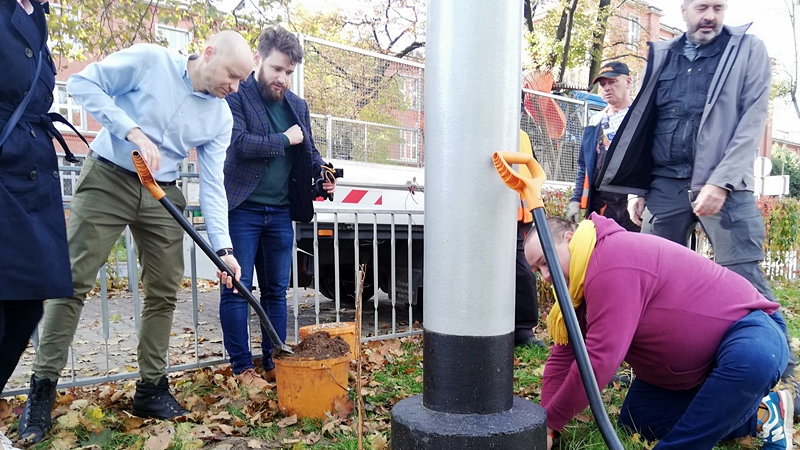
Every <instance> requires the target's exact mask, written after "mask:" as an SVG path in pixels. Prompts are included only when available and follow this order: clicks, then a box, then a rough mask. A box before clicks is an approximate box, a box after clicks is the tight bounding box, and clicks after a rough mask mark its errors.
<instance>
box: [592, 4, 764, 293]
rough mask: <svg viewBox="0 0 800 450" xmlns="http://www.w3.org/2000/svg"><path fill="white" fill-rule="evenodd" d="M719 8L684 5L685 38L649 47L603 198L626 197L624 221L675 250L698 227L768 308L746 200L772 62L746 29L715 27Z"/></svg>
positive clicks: (755, 222)
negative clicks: (628, 218)
mask: <svg viewBox="0 0 800 450" xmlns="http://www.w3.org/2000/svg"><path fill="white" fill-rule="evenodd" d="M726 7H727V1H726V0H684V2H683V5H682V7H681V9H682V11H683V17H684V20H685V21H686V27H687V32H686V33H684V34H683V35H681V36H679V37H677V38H675V39H673V40H670V41H665V42H657V43H651V44H650V55H649V57H648V61H649V63H648V66H647V73H646V74H645V79H644V82H643V84H642V88H641V90H640V91H639V95H638V96H637V98H636V101H634V103H633V105H631V110H630V112H629V113H628V116H627V118H626V120H625V121H623V123H622V125H621V126H620V129H619V130H618V131H617V136H616V139H615V140H614V142H613V143H612V144H611V148H610V149H609V153H608V155H607V157H606V160H605V164H604V167H603V168H602V169H601V174H600V176H601V179H602V183H601V186H600V189H601V190H605V191H609V192H619V193H627V194H632V198H631V199H629V203H628V209H629V213H630V216H631V219H632V220H633V221H634V222H636V223H637V224H641V225H642V232H645V233H652V234H656V235H658V236H662V237H664V238H667V239H670V240H672V241H674V242H677V243H679V244H682V245H686V244H687V242H688V237H689V235H690V233H692V232H693V230H694V228H695V224H696V223H697V222H698V221H699V222H700V224H701V225H702V227H703V229H704V230H705V232H706V234H707V235H708V238H709V240H710V242H711V245H712V246H713V248H714V258H715V260H716V262H718V263H719V264H721V265H723V266H725V267H727V268H728V269H730V270H733V271H734V272H736V273H738V274H740V275H742V276H743V277H744V278H746V279H747V280H748V281H750V282H751V283H752V284H753V285H754V286H755V287H756V288H757V289H758V290H759V291H760V292H761V293H762V294H764V296H765V297H767V298H768V299H770V300H774V299H775V295H774V294H773V293H772V291H771V290H770V288H769V286H768V285H767V283H766V280H765V278H764V274H763V273H762V272H761V269H760V268H759V262H760V261H761V260H762V259H763V257H764V254H763V250H762V243H763V240H764V222H763V220H762V218H761V214H760V212H759V210H758V208H757V207H756V205H755V201H754V198H753V186H754V182H753V179H754V175H753V162H754V159H755V157H756V153H757V150H758V149H757V147H758V142H759V140H760V139H761V136H762V135H763V133H764V122H765V120H766V116H767V106H768V102H769V86H770V60H769V56H768V55H767V51H766V48H765V46H764V43H763V42H762V41H761V40H759V39H758V38H757V37H755V36H753V35H751V34H745V31H746V30H747V28H748V25H745V26H741V27H735V28H733V27H727V26H723V25H722V21H723V18H724V16H725V8H726ZM645 205H646V208H645Z"/></svg>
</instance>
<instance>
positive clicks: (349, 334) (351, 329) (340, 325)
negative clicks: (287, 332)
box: [300, 322, 356, 359]
mask: <svg viewBox="0 0 800 450" xmlns="http://www.w3.org/2000/svg"><path fill="white" fill-rule="evenodd" d="M317 331H324V332H326V333H328V334H329V335H331V337H332V338H334V337H336V336H339V337H341V338H342V339H344V341H345V342H347V345H348V346H349V347H350V353H349V354H348V357H349V358H350V359H353V358H355V352H356V323H355V322H335V323H321V324H318V325H306V326H304V327H300V340H303V339H305V338H306V337H307V336H308V335H309V334H311V333H316V332H317Z"/></svg>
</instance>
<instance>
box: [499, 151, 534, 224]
mask: <svg viewBox="0 0 800 450" xmlns="http://www.w3.org/2000/svg"><path fill="white" fill-rule="evenodd" d="M492 162H493V163H494V168H495V169H497V174H498V175H500V178H501V179H502V180H503V182H504V183H505V184H506V186H508V187H510V188H511V189H513V190H515V191H517V193H519V196H520V197H522V200H524V201H525V207H526V208H528V209H529V210H533V209H536V208H544V201H542V186H543V185H544V182H545V180H546V179H547V175H545V173H544V169H542V166H540V165H539V163H538V162H537V161H536V160H535V159H533V156H531V155H526V154H523V153H519V152H494V153H493V154H492ZM511 164H524V165H525V167H527V168H528V170H529V171H530V172H531V176H530V177H527V176H523V175H520V174H519V172H517V171H516V170H514V169H513V168H512V167H511Z"/></svg>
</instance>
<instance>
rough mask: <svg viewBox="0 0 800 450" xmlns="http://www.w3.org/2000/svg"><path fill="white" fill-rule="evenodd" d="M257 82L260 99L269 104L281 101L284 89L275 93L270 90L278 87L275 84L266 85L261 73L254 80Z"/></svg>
mask: <svg viewBox="0 0 800 450" xmlns="http://www.w3.org/2000/svg"><path fill="white" fill-rule="evenodd" d="M256 81H257V82H258V90H259V91H260V92H261V97H262V98H263V99H264V100H268V101H271V102H280V101H283V97H284V94H285V93H286V87H285V86H283V87H281V90H280V91H277V92H276V91H275V90H274V89H272V87H273V86H278V85H277V84H275V83H268V82H266V81H265V80H264V79H263V78H262V75H261V71H259V72H258V77H257V79H256Z"/></svg>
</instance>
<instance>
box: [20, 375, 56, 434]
mask: <svg viewBox="0 0 800 450" xmlns="http://www.w3.org/2000/svg"><path fill="white" fill-rule="evenodd" d="M55 400H56V383H55V382H53V381H50V380H48V379H43V380H40V379H38V378H36V377H35V376H31V390H30V393H29V394H28V401H27V402H25V409H24V410H23V411H22V417H20V419H19V436H20V441H22V442H23V443H24V444H25V445H31V444H35V443H37V442H39V441H41V440H42V439H43V438H44V436H45V435H46V434H47V432H48V431H50V427H52V426H53V418H52V417H51V416H50V412H51V411H52V410H53V403H55Z"/></svg>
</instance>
